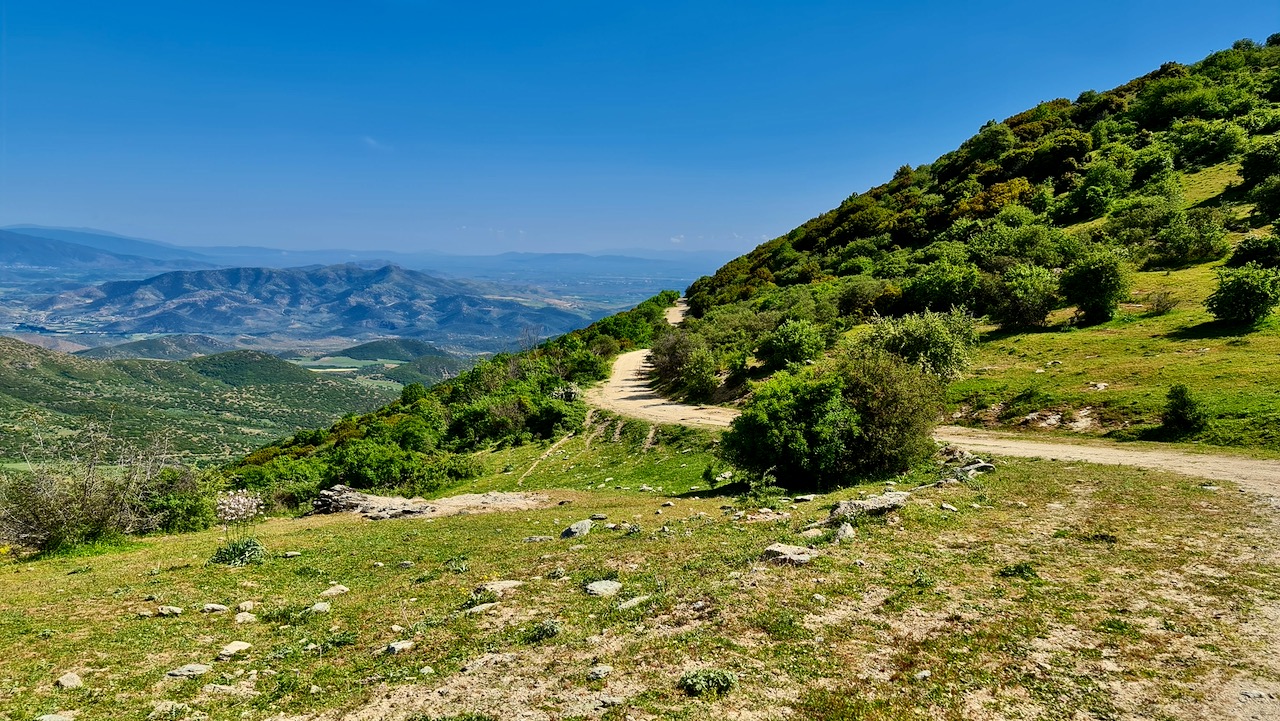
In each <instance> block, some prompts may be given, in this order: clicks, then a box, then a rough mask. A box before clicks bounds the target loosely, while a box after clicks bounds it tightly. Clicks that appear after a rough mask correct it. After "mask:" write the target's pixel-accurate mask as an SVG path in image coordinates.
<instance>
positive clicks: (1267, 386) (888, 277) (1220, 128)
mask: <svg viewBox="0 0 1280 721" xmlns="http://www.w3.org/2000/svg"><path fill="white" fill-rule="evenodd" d="M1278 133H1280V36H1272V38H1271V39H1270V40H1269V41H1268V43H1267V44H1266V45H1265V46H1263V45H1258V44H1255V43H1252V42H1249V41H1241V42H1240V43H1237V44H1236V45H1235V46H1234V47H1233V48H1232V49H1230V50H1224V51H1222V52H1217V53H1214V54H1212V55H1210V56H1209V57H1207V58H1205V59H1204V60H1202V61H1201V62H1199V63H1196V64H1193V65H1189V66H1184V65H1179V64H1176V63H1169V64H1166V65H1164V66H1162V67H1161V68H1159V69H1158V70H1156V71H1154V72H1152V73H1149V74H1148V75H1145V76H1143V77H1141V78H1137V79H1135V80H1133V81H1131V82H1129V83H1126V84H1124V85H1122V86H1120V87H1117V88H1113V89H1111V90H1107V91H1104V92H1094V91H1088V92H1085V93H1082V94H1081V95H1080V96H1079V97H1078V98H1076V99H1075V100H1067V99H1055V100H1051V101H1047V102H1043V103H1041V104H1039V105H1037V106H1036V107H1034V108H1031V109H1029V110H1027V111H1025V112H1022V113H1018V114H1017V115H1014V116H1012V117H1009V118H1006V119H1004V120H1003V121H999V122H996V121H991V122H989V123H987V124H986V125H984V126H983V127H982V128H981V129H980V130H979V131H978V133H977V134H976V135H974V136H973V137H972V138H970V139H969V140H967V141H966V142H964V143H963V144H962V145H961V146H960V147H959V148H957V149H956V150H954V151H952V152H950V153H947V154H945V155H943V156H942V157H940V158H938V159H937V160H936V161H934V162H933V163H931V164H929V165H924V166H920V167H910V166H903V167H902V168H900V169H899V170H898V171H897V172H896V173H895V174H894V176H893V178H892V179H891V180H889V181H888V182H886V183H885V184H883V185H879V186H876V187H874V188H871V189H869V190H867V191H865V192H860V193H855V194H853V195H851V196H850V197H849V198H848V199H846V200H845V201H844V202H842V203H841V204H840V205H839V206H838V207H836V208H835V209H833V210H831V211H829V212H826V213H823V214H822V215H820V216H818V217H816V218H814V219H812V220H810V221H808V222H806V223H804V224H802V225H801V226H799V227H798V228H796V229H795V230H793V231H791V232H790V233H787V234H786V235H784V236H782V237H779V238H776V239H774V240H771V241H768V242H766V243H763V244H762V245H760V246H759V247H757V248H756V249H755V250H753V251H751V252H750V253H748V254H746V255H744V256H742V257H740V258H737V259H735V260H733V261H731V262H730V263H728V264H726V265H725V266H724V267H722V268H721V269H720V270H718V271H717V272H716V273H715V274H714V275H713V276H709V277H704V278H701V279H699V280H698V281H696V282H695V283H694V284H693V285H692V286H691V287H690V288H689V289H688V293H687V295H688V298H689V304H690V308H691V312H692V314H693V315H694V316H696V318H694V319H692V320H689V321H687V322H686V323H685V324H684V328H683V329H682V330H680V331H678V332H676V333H673V334H671V335H670V336H669V337H667V338H666V339H664V340H663V341H662V342H660V343H659V348H658V370H659V372H660V373H661V375H662V377H663V379H664V380H665V381H666V383H667V386H668V389H669V391H670V392H672V393H674V394H677V395H686V396H689V397H695V398H696V397H699V396H702V397H708V398H712V399H715V400H719V401H721V402H730V401H734V400H736V399H740V398H742V397H743V396H744V395H745V394H747V393H748V392H749V391H750V390H751V388H752V386H751V385H750V384H749V383H748V381H752V380H760V379H762V378H764V377H767V376H768V375H770V374H771V373H772V372H773V371H774V370H776V369H778V368H781V367H783V366H785V365H786V363H787V362H788V361H796V360H805V359H806V358H812V357H814V356H815V355H819V354H821V353H822V352H824V351H823V349H824V348H825V349H826V352H830V351H832V350H833V349H834V348H836V347H837V346H840V347H847V344H849V343H855V344H856V343H857V342H858V339H859V338H864V337H865V334H867V333H870V332H872V329H873V328H879V327H881V326H882V325H883V326H884V327H885V328H890V330H888V331H884V332H896V331H892V324H888V325H885V321H884V320H883V319H886V318H895V317H904V316H908V317H915V316H914V315H913V314H917V313H922V312H930V311H935V312H942V311H948V310H950V309H951V308H959V309H961V310H963V311H965V312H967V313H969V314H972V315H973V316H975V317H977V318H978V319H979V320H980V326H979V328H980V330H981V335H980V337H979V340H980V342H979V344H978V346H977V348H976V349H975V350H974V351H973V352H972V363H970V364H968V368H967V370H966V371H965V373H964V376H965V378H964V379H963V380H961V381H960V382H959V383H956V384H954V385H953V386H952V387H951V389H950V391H949V396H948V398H949V406H950V411H951V412H952V413H953V414H954V417H955V419H956V420H957V421H961V422H971V423H986V424H1003V425H1025V426H1031V427H1047V428H1055V429H1059V430H1068V429H1071V430H1074V431H1087V432H1099V431H1104V432H1113V433H1116V434H1117V435H1120V436H1122V437H1148V438H1155V437H1159V436H1160V434H1159V432H1158V431H1157V430H1156V429H1154V428H1153V426H1154V424H1156V423H1158V422H1159V419H1160V413H1161V410H1162V408H1163V405H1164V397H1165V394H1166V392H1167V391H1168V390H1169V388H1170V387H1171V386H1173V385H1176V384H1186V385H1188V386H1190V387H1191V388H1192V389H1193V391H1194V393H1195V394H1196V395H1197V397H1198V399H1199V400H1201V401H1202V402H1203V403H1204V404H1205V406H1206V408H1207V411H1208V413H1209V416H1210V423H1209V425H1208V427H1207V428H1204V429H1201V430H1200V431H1198V432H1197V433H1194V434H1190V435H1186V436H1184V437H1185V438H1189V439H1200V440H1204V441H1209V442H1214V443H1222V444H1244V445H1256V444H1263V445H1267V446H1269V447H1273V448H1275V447H1280V436H1277V434H1276V433H1275V431H1274V428H1275V421H1276V420H1277V419H1280V353H1278V351H1280V337H1278V333H1277V330H1278V329H1280V325H1278V324H1277V321H1276V320H1275V318H1274V316H1270V315H1269V314H1268V313H1266V312H1263V313H1262V315H1261V319H1260V320H1257V321H1256V322H1251V321H1250V320H1236V319H1232V318H1225V319H1216V318H1215V317H1214V316H1212V315H1211V314H1210V313H1209V312H1208V311H1207V310H1206V306H1205V302H1206V300H1207V299H1208V297H1209V296H1210V295H1211V294H1212V293H1213V292H1214V290H1215V288H1216V287H1217V279H1216V278H1217V274H1218V272H1219V271H1218V269H1219V268H1220V267H1222V266H1226V267H1225V268H1224V269H1223V271H1222V272H1227V273H1233V274H1235V275H1233V276H1231V277H1241V276H1243V275H1247V271H1246V269H1242V268H1239V267H1240V266H1244V265H1245V264H1246V262H1248V261H1250V260H1252V261H1254V262H1255V263H1256V265H1257V268H1258V269H1257V273H1256V274H1255V276H1251V277H1256V278H1260V279H1262V280H1259V281H1257V283H1256V284H1255V286H1256V288H1257V293H1258V294H1260V295H1261V296H1269V300H1260V301H1258V302H1259V303H1261V305H1262V306H1265V305H1266V304H1267V302H1274V300H1275V299H1276V298H1278V297H1280V295H1278V294H1280V280H1278V279H1277V278H1278V277H1280V276H1278V275H1277V274H1278V273H1280V271H1278V270H1277V268H1278V267H1280V239H1277V238H1276V236H1275V235H1274V231H1273V229H1272V223H1273V222H1274V221H1275V220H1276V218H1277V216H1280V134H1278ZM1244 239H1248V243H1246V244H1245V246H1246V247H1245V248H1243V249H1241V250H1239V251H1238V252H1236V253H1235V254H1234V255H1233V251H1232V249H1233V247H1234V246H1237V245H1238V244H1240V243H1241V242H1242V240H1244ZM1264 286H1267V287H1269V288H1270V290H1266V289H1265V288H1264ZM1251 287H1253V286H1251ZM1109 289H1110V290H1109ZM1265 310H1266V308H1263V311H1265ZM877 319H881V320H878V321H877ZM869 321H875V322H872V323H871V324H870V325H868V322H869ZM806 334H807V336H806ZM805 337H812V338H814V339H815V340H814V341H813V342H812V343H810V345H809V347H808V348H797V347H794V342H795V341H796V339H803V338H805ZM788 342H792V343H793V345H792V346H788V345H787V343H788ZM815 344H816V345H815ZM842 344H844V345H842ZM788 353H791V354H792V355H791V356H788ZM797 353H798V355H796V354H797ZM694 358H697V360H698V363H699V364H700V365H697V367H695V365H691V363H692V361H691V359H694ZM695 371H696V372H695Z"/></svg>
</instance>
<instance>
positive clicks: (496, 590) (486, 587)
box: [474, 581, 524, 596]
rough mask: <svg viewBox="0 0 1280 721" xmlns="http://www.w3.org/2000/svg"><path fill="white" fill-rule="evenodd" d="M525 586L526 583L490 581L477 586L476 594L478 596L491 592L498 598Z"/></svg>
mask: <svg viewBox="0 0 1280 721" xmlns="http://www.w3.org/2000/svg"><path fill="white" fill-rule="evenodd" d="M523 585H524V581H490V582H488V583H482V584H480V585H479V586H477V587H476V590H475V591H474V592H475V593H477V594H479V593H485V592H489V593H493V594H495V595H497V596H501V595H503V594H505V593H506V592H507V591H511V590H514V589H517V588H520V587H521V586H523Z"/></svg>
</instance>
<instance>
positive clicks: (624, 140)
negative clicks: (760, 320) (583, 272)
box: [0, 0, 1280, 253]
mask: <svg viewBox="0 0 1280 721" xmlns="http://www.w3.org/2000/svg"><path fill="white" fill-rule="evenodd" d="M0 22H2V23H3V27H2V28H0V225H6V224H15V223H38V224H43V225H60V226H88V227H96V228H103V229H108V230H113V231H115V232H119V233H124V234H129V235H137V236H141V237H148V238H156V239H162V240H168V241H171V242H176V243H182V244H257V245H269V246H276V247H284V248H336V247H348V248H351V247H355V248H363V249H373V248H377V249H393V250H440V251H445V252H462V253H476V252H500V251H505V250H538V251H559V250H568V251H586V252H602V251H608V250H611V249H619V248H634V247H646V248H658V247H668V248H673V249H685V250H708V249H715V250H721V251H744V250H746V249H748V248H750V247H752V246H754V245H755V244H756V243H758V242H760V240H761V239H764V238H768V237H774V236H776V235H779V234H781V233H784V232H786V231H787V230H789V229H791V228H792V227H794V226H796V225H798V224H799V223H801V222H803V221H804V220H806V219H808V218H810V217H812V216H813V215H816V214H818V213H820V212H822V211H824V210H826V209H828V208H830V207H832V206H834V205H835V204H837V203H839V202H840V200H842V199H843V198H845V197H847V196H848V195H849V194H850V193H852V192H854V191H858V190H863V189H865V188H866V187H868V186H871V185H874V184H877V183H879V182H882V181H884V180H885V179H886V178H888V177H889V175H890V174H891V173H892V172H893V170H894V169H895V168H897V167H898V166H899V165H901V164H903V163H912V164H919V163H924V162H929V161H930V160H932V159H933V158H935V157H937V156H938V155H939V154H940V153H942V152H945V151H947V150H949V149H951V148H953V147H955V146H956V145H957V144H958V143H959V142H960V141H962V140H964V139H965V138H966V137H968V136H969V135H971V134H972V133H973V132H974V131H975V130H976V129H977V127H978V126H979V125H980V124H981V123H982V122H983V121H985V120H987V119H989V118H1002V117H1005V116H1008V115H1010V114H1013V113H1015V112H1018V111H1020V110H1022V109H1024V108H1026V107H1028V106H1030V105H1033V104H1034V103H1036V102H1038V101H1040V100H1047V99H1050V98H1053V97H1059V96H1062V97H1070V98H1074V97H1075V96H1076V95H1078V94H1079V93H1080V91H1082V90H1086V89H1105V88H1108V87H1111V86H1114V85H1117V84H1120V83H1123V82H1125V81H1127V80H1129V79H1130V78H1132V77H1134V76H1137V75H1140V74H1143V73H1145V72H1147V71H1149V70H1151V69H1154V68H1155V67H1157V66H1158V65H1159V64H1160V63H1161V62H1164V61H1166V60H1178V61H1184V62H1190V61H1194V60H1197V59H1199V58H1201V57H1203V56H1204V55H1206V54H1208V53H1209V52H1212V51H1213V50H1217V49H1221V48H1224V47H1228V46H1229V45H1230V44H1231V43H1232V42H1233V41H1234V40H1237V39H1239V38H1242V37H1252V38H1254V39H1257V40H1259V41H1261V40H1263V39H1264V38H1265V37H1266V36H1267V35H1269V34H1271V33H1273V32H1277V31H1280V3H1277V2H1275V0H1265V1H1262V2H1218V3H1214V4H1213V5H1212V9H1211V11H1208V12H1206V4H1205V3H1203V2H1182V1H1180V0H1166V1H1165V2H1158V3H1157V2H1132V3H1124V2H1105V3H1104V2H1056V3H1027V2H1019V3H1011V2H988V3H942V2H899V3H883V4H880V3H876V4H873V3H858V2H804V1H793V2H780V1H779V2H751V1H749V0H738V1H736V2H687V3H681V2H660V1H656V0H654V1H651V2H643V3H641V2H633V3H626V2H600V1H599V0H594V1H593V2H557V1H554V0H548V1H543V2H511V3H505V2H490V3H483V4H481V3H461V2H447V3H446V2H423V1H418V0H361V1H360V2H351V1H346V2H326V1H323V0H307V1H305V2H295V1H293V0H272V1H271V2H261V1H258V2H240V1H238V0H218V1H217V2H206V1H205V0H183V1H182V2H174V1H173V0H164V1H162V2H161V1H152V0H122V1H121V2H111V3H108V2H100V1H98V0H92V1H89V0H86V1H83V2H65V1H63V0H0Z"/></svg>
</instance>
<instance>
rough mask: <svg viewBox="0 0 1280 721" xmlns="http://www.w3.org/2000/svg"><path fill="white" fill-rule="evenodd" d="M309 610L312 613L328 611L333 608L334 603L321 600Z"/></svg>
mask: <svg viewBox="0 0 1280 721" xmlns="http://www.w3.org/2000/svg"><path fill="white" fill-rule="evenodd" d="M308 610H310V611H311V612H312V613H328V612H330V611H332V610H333V604H330V603H325V602H324V601H321V602H320V603H317V604H316V605H314V606H312V607H311V608H310V609H308Z"/></svg>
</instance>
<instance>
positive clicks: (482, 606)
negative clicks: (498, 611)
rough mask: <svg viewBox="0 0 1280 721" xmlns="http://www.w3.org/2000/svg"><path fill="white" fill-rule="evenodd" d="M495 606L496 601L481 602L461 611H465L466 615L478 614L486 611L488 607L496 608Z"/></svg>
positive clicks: (496, 605) (496, 604)
mask: <svg viewBox="0 0 1280 721" xmlns="http://www.w3.org/2000/svg"><path fill="white" fill-rule="evenodd" d="M497 607H498V602H497V601H494V602H493V603H482V604H480V605H478V606H472V607H471V608H468V609H466V610H465V611H463V613H465V614H466V615H468V616H479V615H480V614H482V613H484V612H486V611H488V610H489V609H491V608H497Z"/></svg>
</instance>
